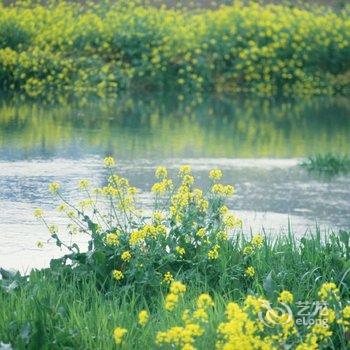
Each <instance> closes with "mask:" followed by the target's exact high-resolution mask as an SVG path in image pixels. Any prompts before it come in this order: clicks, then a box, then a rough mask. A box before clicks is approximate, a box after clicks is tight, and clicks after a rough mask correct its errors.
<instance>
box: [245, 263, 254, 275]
mask: <svg viewBox="0 0 350 350" xmlns="http://www.w3.org/2000/svg"><path fill="white" fill-rule="evenodd" d="M244 274H245V275H246V276H247V277H254V275H255V269H254V267H253V266H248V267H247V268H246V270H245V272H244Z"/></svg>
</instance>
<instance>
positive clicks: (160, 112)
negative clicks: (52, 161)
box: [0, 96, 350, 160]
mask: <svg viewBox="0 0 350 350" xmlns="http://www.w3.org/2000/svg"><path fill="white" fill-rule="evenodd" d="M349 115H350V102H349V101H348V100H346V99H342V98H338V99H325V98H322V99H314V100H311V101H303V102H288V101H287V102H286V101H284V102H283V101H282V102H281V101H280V102H271V101H266V100H247V99H241V100H239V99H236V100H232V98H229V97H222V96H221V97H213V96H210V97H207V98H204V99H203V101H198V100H196V99H190V98H189V99H188V100H186V101H184V102H181V103H179V102H178V101H177V100H176V99H175V98H172V97H171V96H170V97H169V96H166V97H164V96H162V97H158V98H147V97H143V98H141V97H139V96H136V97H135V96H132V97H130V96H126V97H121V98H119V99H118V100H113V101H106V102H99V101H93V100H92V101H89V102H86V101H83V102H82V101H73V102H70V103H64V104H59V105H50V106H45V105H42V104H39V103H28V102H20V101H8V100H2V101H1V102H0V157H1V158H2V159H10V160H11V159H30V158H33V157H40V158H48V157H53V156H63V157H69V158H79V157H82V156H84V155H86V154H96V155H104V154H109V153H113V154H116V155H117V156H118V157H119V158H125V159H130V158H152V159H162V158H170V157H179V158H184V157H227V158H260V157H274V158H278V157H279V158H286V157H287V158H289V157H304V156H306V155H311V154H314V153H326V152H334V153H339V152H347V151H348V150H349V142H348V139H349V136H350V118H349Z"/></svg>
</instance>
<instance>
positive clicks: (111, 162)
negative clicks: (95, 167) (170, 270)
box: [103, 157, 115, 168]
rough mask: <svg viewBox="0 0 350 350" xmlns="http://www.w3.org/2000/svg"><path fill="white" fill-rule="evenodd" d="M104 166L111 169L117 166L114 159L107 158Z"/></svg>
mask: <svg viewBox="0 0 350 350" xmlns="http://www.w3.org/2000/svg"><path fill="white" fill-rule="evenodd" d="M103 162H104V165H105V166H106V167H107V168H109V167H112V166H114V165H115V160H114V158H113V157H106V158H105V159H104V160H103Z"/></svg>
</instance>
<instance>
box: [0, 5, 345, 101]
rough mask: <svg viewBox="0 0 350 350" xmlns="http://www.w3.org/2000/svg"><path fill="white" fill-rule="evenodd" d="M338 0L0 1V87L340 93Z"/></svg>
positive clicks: (36, 92) (45, 92) (44, 92)
mask: <svg viewBox="0 0 350 350" xmlns="http://www.w3.org/2000/svg"><path fill="white" fill-rule="evenodd" d="M349 18H350V17H349V12H348V10H347V9H346V8H345V9H344V10H341V11H335V10H332V9H330V8H326V7H310V8H308V9H306V8H298V7H293V6H286V5H278V4H258V3H254V2H248V3H247V4H244V3H243V2H238V1H237V2H234V3H233V4H232V5H223V6H220V7H217V8H205V7H200V8H194V9H188V8H187V9H186V8H178V7H166V6H165V5H163V6H161V7H155V6H152V5H146V4H143V5H142V4H140V2H133V1H130V2H125V1H117V2H113V1H112V2H97V3H75V2H74V3H73V2H65V1H57V2H56V1H53V2H45V4H40V2H34V1H33V2H24V3H16V5H13V6H10V5H9V6H4V5H1V8H0V34H1V39H0V85H1V86H2V88H3V89H4V90H8V91H22V92H25V93H26V94H28V95H29V96H33V97H35V96H50V95H52V94H57V93H58V92H60V93H68V92H75V93H77V94H84V93H86V92H87V91H92V92H95V93H98V94H101V95H104V94H106V93H116V92H119V91H122V90H140V91H144V90H146V89H147V90H170V89H172V90H174V91H178V95H179V98H180V99H181V98H183V95H184V94H185V93H186V92H189V91H191V92H193V91H196V92H202V91H208V90H216V91H227V92H253V93H256V94H259V95H265V96H266V95H267V96H271V95H276V94H283V95H286V96H289V95H290V94H297V95H303V96H304V95H319V94H335V93H346V92H347V91H349V82H350V78H349V77H350V76H349V64H348V63H349V60H350V34H349V33H350V20H349Z"/></svg>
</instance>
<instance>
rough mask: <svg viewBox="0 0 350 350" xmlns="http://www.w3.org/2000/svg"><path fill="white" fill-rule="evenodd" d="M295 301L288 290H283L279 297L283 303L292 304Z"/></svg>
mask: <svg viewBox="0 0 350 350" xmlns="http://www.w3.org/2000/svg"><path fill="white" fill-rule="evenodd" d="M293 300H294V297H293V294H292V293H291V292H289V291H288V290H283V291H282V292H281V293H280V295H279V297H278V301H279V302H281V303H292V302H293Z"/></svg>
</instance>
